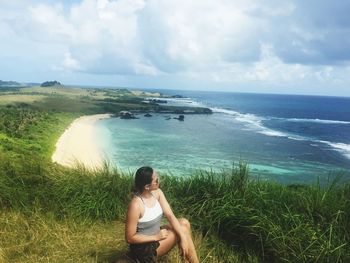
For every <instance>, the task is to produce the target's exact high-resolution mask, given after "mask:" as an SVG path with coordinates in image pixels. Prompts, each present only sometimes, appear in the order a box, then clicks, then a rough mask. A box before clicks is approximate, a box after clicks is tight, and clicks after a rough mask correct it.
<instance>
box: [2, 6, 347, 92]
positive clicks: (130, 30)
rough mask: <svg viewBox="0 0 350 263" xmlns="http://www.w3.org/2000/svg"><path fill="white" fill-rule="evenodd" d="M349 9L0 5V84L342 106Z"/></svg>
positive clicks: (345, 75)
mask: <svg viewBox="0 0 350 263" xmlns="http://www.w3.org/2000/svg"><path fill="white" fill-rule="evenodd" d="M349 13H350V1H347V0H339V1H336V2H334V1H322V0H318V1H316V0H308V1H305V0H294V1H291V0H290V1H289V0H286V1H277V0H265V1H264V0H216V1H212V0H211V1H207V0H198V1H187V0H162V1H161V0H145V1H144V0H117V1H112V0H109V1H108V0H74V1H53V0H32V1H29V0H12V1H7V0H0V39H1V41H0V59H1V63H0V79H1V80H17V81H21V82H43V81H46V80H54V79H55V80H58V81H60V82H62V83H64V84H74V85H98V86H112V87H120V86H123V87H136V88H141V89H142V88H171V89H197V90H220V91H240V92H259V93H265V92H266V93H284V94H314V95H335V96H350V85H349V84H350V48H349V47H350V16H349V15H348V14H349Z"/></svg>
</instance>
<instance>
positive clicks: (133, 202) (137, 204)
mask: <svg viewBox="0 0 350 263" xmlns="http://www.w3.org/2000/svg"><path fill="white" fill-rule="evenodd" d="M140 201H141V200H140V198H139V197H138V196H136V195H135V196H133V198H132V199H131V200H130V203H129V207H130V208H140Z"/></svg>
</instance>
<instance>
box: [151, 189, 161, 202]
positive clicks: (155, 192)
mask: <svg viewBox="0 0 350 263" xmlns="http://www.w3.org/2000/svg"><path fill="white" fill-rule="evenodd" d="M161 193H162V190H160V189H157V190H154V191H152V195H153V196H154V197H155V198H156V199H157V200H159V198H160V195H161Z"/></svg>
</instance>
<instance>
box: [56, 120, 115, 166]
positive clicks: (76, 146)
mask: <svg viewBox="0 0 350 263" xmlns="http://www.w3.org/2000/svg"><path fill="white" fill-rule="evenodd" d="M111 116H112V114H95V115H84V116H81V117H79V118H77V119H75V120H74V121H73V122H72V123H71V124H70V125H69V127H68V128H67V129H66V130H65V131H64V133H63V134H62V135H61V136H60V138H59V139H58V141H57V143H56V145H55V147H56V149H55V152H54V153H53V155H52V156H51V160H52V161H53V162H56V163H58V164H61V165H63V166H67V167H73V166H75V165H76V164H77V163H81V164H83V165H84V166H85V167H87V168H89V169H95V168H100V167H102V165H103V153H102V152H101V149H100V145H99V144H98V143H96V139H97V138H96V131H95V126H94V124H95V123H96V122H97V121H98V120H102V119H107V118H110V117H111Z"/></svg>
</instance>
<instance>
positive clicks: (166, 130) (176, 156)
mask: <svg viewBox="0 0 350 263" xmlns="http://www.w3.org/2000/svg"><path fill="white" fill-rule="evenodd" d="M167 116H171V117H172V118H171V119H170V120H166V117H167ZM167 116H165V115H162V114H155V115H153V117H150V118H147V117H144V116H143V115H140V116H138V117H139V119H132V120H125V119H119V118H111V119H106V120H102V121H100V122H98V125H97V127H98V133H99V134H100V137H101V138H103V139H102V145H103V148H104V152H105V154H106V157H107V158H108V159H109V160H110V162H111V163H112V164H113V165H114V166H116V167H117V168H119V169H121V170H124V171H131V172H134V171H135V170H136V169H137V168H138V167H140V166H144V165H149V166H152V167H154V168H155V169H156V170H157V171H159V172H161V173H162V172H166V173H170V174H173V175H176V176H186V175H190V174H191V173H193V172H195V171H196V170H198V169H207V170H209V169H213V170H216V171H219V170H221V169H230V168H231V167H232V163H233V162H235V163H237V162H239V160H244V161H245V162H247V163H248V164H249V168H250V171H251V173H252V174H253V175H254V176H258V177H260V178H263V179H265V178H270V179H274V180H278V181H281V182H289V183H290V182H314V181H315V180H316V178H317V177H320V178H321V179H322V180H326V179H327V177H328V175H329V173H330V172H335V171H338V170H339V168H340V169H343V170H345V169H346V162H345V166H344V165H343V167H342V166H340V165H337V164H336V163H337V158H338V157H337V155H335V154H334V152H331V151H325V150H324V149H322V148H321V147H315V146H313V145H312V144H309V143H305V142H304V141H301V140H299V141H298V140H291V139H289V138H287V137H275V136H267V135H265V134H261V133H257V132H255V131H254V130H251V129H249V128H247V125H246V124H245V123H244V122H241V121H238V120H236V119H235V118H232V117H231V116H230V115H228V114H222V113H214V114H212V115H186V116H185V121H183V122H181V121H178V120H176V119H173V117H175V116H176V115H167ZM316 157H317V158H316Z"/></svg>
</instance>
